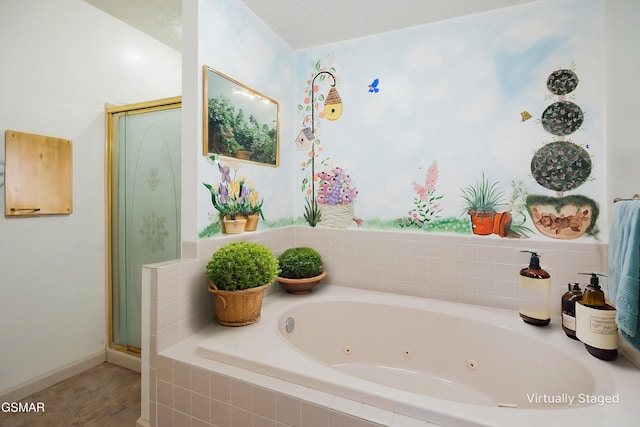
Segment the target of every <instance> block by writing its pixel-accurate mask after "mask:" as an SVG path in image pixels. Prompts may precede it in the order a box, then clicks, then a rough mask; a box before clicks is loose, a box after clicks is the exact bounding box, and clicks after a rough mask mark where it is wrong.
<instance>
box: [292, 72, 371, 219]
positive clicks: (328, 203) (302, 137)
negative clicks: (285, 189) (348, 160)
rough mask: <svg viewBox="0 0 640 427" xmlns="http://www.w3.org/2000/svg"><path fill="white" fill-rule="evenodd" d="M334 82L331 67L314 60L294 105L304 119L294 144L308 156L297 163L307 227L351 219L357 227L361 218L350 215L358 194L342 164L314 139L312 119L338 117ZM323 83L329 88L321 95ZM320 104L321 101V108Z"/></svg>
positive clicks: (339, 108)
mask: <svg viewBox="0 0 640 427" xmlns="http://www.w3.org/2000/svg"><path fill="white" fill-rule="evenodd" d="M337 82H338V79H337V76H336V69H335V67H333V66H330V67H327V66H323V65H322V61H321V60H318V61H316V62H315V63H314V65H313V72H312V73H311V76H310V78H309V79H308V80H307V85H306V87H305V90H304V95H305V96H304V98H303V101H302V104H298V112H299V113H301V114H302V115H303V116H304V118H303V121H302V126H303V128H302V130H301V131H300V133H299V134H298V137H297V138H296V146H297V147H298V150H300V151H307V157H308V158H307V160H306V161H304V162H303V163H302V165H301V167H302V171H303V172H306V176H305V177H304V178H303V180H302V191H303V193H304V194H305V213H304V219H305V221H306V222H307V224H309V225H310V226H311V227H315V226H316V225H318V224H320V225H322V226H325V227H331V228H345V227H348V226H349V225H351V223H352V222H353V223H355V224H356V225H357V226H361V225H362V220H361V219H360V218H356V217H355V216H354V206H355V202H356V199H357V197H358V189H357V188H356V186H355V183H354V182H353V180H352V178H351V176H350V175H349V174H348V173H347V171H346V170H345V169H344V168H343V167H341V166H336V165H333V163H332V161H331V159H330V158H328V157H326V156H324V153H323V147H322V145H321V144H320V139H319V138H316V135H317V134H318V129H319V126H318V125H319V122H316V118H317V119H318V120H322V119H325V118H326V119H327V120H331V121H334V120H338V119H339V118H340V117H341V116H342V99H341V98H340V95H339V94H338V91H337V89H336V85H337ZM316 83H317V84H316ZM327 83H328V84H329V85H330V89H329V92H328V94H327V96H326V97H325V95H324V91H325V90H326V86H327ZM376 85H377V84H376ZM370 86H371V85H370ZM321 103H324V105H323V108H322V109H320V105H321ZM318 168H319V169H318ZM316 183H317V184H316Z"/></svg>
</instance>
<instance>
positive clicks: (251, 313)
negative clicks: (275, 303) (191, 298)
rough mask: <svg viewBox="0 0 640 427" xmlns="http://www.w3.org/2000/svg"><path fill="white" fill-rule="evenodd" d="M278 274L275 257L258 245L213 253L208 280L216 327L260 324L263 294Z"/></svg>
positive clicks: (238, 244)
mask: <svg viewBox="0 0 640 427" xmlns="http://www.w3.org/2000/svg"><path fill="white" fill-rule="evenodd" d="M279 272H280V269H279V268H278V260H277V259H276V257H275V256H274V255H273V253H271V251H270V250H269V249H268V248H267V247H265V246H263V245H261V244H259V243H252V242H233V243H229V244H227V245H225V246H223V247H221V248H219V249H218V250H216V251H215V252H214V253H213V254H212V255H211V259H210V260H209V262H208V263H207V278H208V279H209V288H208V289H209V292H211V293H212V294H213V296H214V299H213V302H214V310H215V313H216V318H217V319H218V323H220V324H221V325H224V326H245V325H250V324H252V323H256V322H257V321H258V320H260V311H261V309H262V299H263V296H264V291H265V290H266V289H267V287H268V286H269V285H270V284H271V283H272V282H273V280H274V279H275V278H276V276H277V275H278V273H279Z"/></svg>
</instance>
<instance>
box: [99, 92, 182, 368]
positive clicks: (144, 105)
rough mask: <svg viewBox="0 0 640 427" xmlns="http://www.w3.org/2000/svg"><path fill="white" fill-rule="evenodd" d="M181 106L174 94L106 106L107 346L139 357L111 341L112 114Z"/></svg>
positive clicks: (130, 348) (137, 351)
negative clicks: (155, 98)
mask: <svg viewBox="0 0 640 427" xmlns="http://www.w3.org/2000/svg"><path fill="white" fill-rule="evenodd" d="M175 108H182V97H181V96H174V97H171V98H162V99H157V100H153V101H146V102H140V103H136V104H127V105H118V106H109V105H107V108H106V117H107V123H106V126H107V146H106V150H107V153H106V154H107V155H106V159H107V165H106V170H107V188H106V195H107V203H106V205H107V215H106V217H107V269H106V272H107V324H108V334H109V336H108V340H109V341H108V342H109V348H110V349H113V350H117V351H120V352H123V353H127V354H130V355H134V356H138V357H140V354H141V349H140V348H138V347H133V346H123V345H120V344H116V343H114V342H113V285H114V283H113V246H114V242H113V240H114V239H113V211H112V210H113V196H114V195H113V186H112V183H113V170H112V168H113V148H114V147H113V132H114V129H113V123H114V116H115V115H116V114H120V113H126V114H127V115H134V114H143V113H150V112H154V111H162V110H170V109H175Z"/></svg>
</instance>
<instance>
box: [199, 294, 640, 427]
mask: <svg viewBox="0 0 640 427" xmlns="http://www.w3.org/2000/svg"><path fill="white" fill-rule="evenodd" d="M196 354H197V355H199V356H201V357H205V358H209V359H213V360H217V361H220V362H224V363H227V364H231V365H235V366H238V367H241V368H245V369H249V370H252V371H256V372H259V373H262V374H265V375H269V376H273V377H276V378H279V379H283V380H286V381H289V382H293V383H297V384H301V385H304V386H306V387H310V388H313V389H316V390H320V391H323V392H327V393H330V394H333V395H336V396H341V397H344V398H347V399H351V400H354V401H357V402H363V403H365V404H368V405H371V406H374V407H378V408H382V409H385V410H389V411H393V412H396V413H400V414H403V415H407V416H409V417H413V418H416V419H419V420H423V421H428V422H431V423H434V424H437V425H440V426H461V425H491V426H501V425H504V426H516V425H517V426H528V425H532V426H533V425H535V426H541V425H544V426H553V425H581V426H598V427H602V426H623V425H625V426H626V425H633V424H634V423H635V422H636V420H637V419H638V416H640V413H638V412H637V408H636V407H637V402H639V401H640V370H638V369H636V368H635V367H633V366H632V365H631V364H630V363H628V362H627V361H626V360H625V359H624V358H622V357H618V359H617V360H615V361H613V362H604V361H601V360H598V359H595V358H593V357H592V356H591V355H589V354H588V353H587V351H586V350H585V349H584V346H583V345H582V344H581V343H580V342H577V341H574V340H571V339H569V338H567V337H566V336H565V334H564V333H563V332H562V328H561V325H560V319H559V318H554V319H552V323H551V324H550V325H549V326H547V327H535V326H531V325H527V324H525V323H524V322H522V321H521V320H520V318H519V317H518V313H517V312H516V311H508V310H499V309H491V308H483V307H479V306H473V305H465V304H456V303H450V302H445V301H437V300H430V299H424V298H414V297H406V296H399V295H392V294H387V293H379V292H372V291H364V290H359V289H352V288H345V287H339V286H333V285H324V286H322V287H320V288H318V289H317V290H314V292H313V293H312V294H310V295H307V296H294V295H289V294H284V293H283V294H281V293H276V294H275V295H272V296H269V297H268V298H266V299H265V304H264V307H263V311H262V319H261V320H260V322H259V323H257V324H255V325H251V326H246V327H242V328H224V327H219V328H215V329H214V331H213V332H212V334H211V336H209V337H208V338H207V339H205V340H204V341H203V342H201V343H200V345H199V346H198V348H197V350H196Z"/></svg>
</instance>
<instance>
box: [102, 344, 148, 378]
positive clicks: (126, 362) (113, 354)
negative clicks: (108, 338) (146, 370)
mask: <svg viewBox="0 0 640 427" xmlns="http://www.w3.org/2000/svg"><path fill="white" fill-rule="evenodd" d="M107 362H109V363H113V364H114V365H118V366H122V367H123V368H127V369H131V370H132V371H135V372H142V367H141V366H140V356H134V355H132V354H127V353H124V352H122V351H118V350H114V349H112V348H108V349H107Z"/></svg>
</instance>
